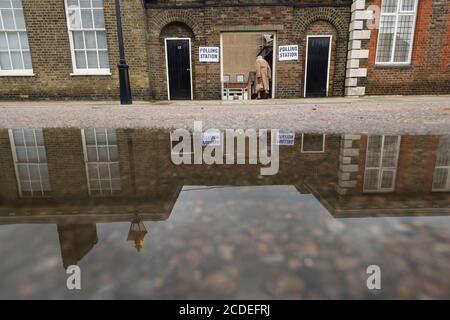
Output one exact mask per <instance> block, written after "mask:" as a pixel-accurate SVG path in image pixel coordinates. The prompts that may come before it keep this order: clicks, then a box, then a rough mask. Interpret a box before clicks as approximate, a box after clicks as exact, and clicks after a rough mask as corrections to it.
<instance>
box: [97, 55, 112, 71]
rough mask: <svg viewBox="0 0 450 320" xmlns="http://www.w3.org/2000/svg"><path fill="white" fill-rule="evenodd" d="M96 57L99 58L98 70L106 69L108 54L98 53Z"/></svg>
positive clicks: (107, 66)
mask: <svg viewBox="0 0 450 320" xmlns="http://www.w3.org/2000/svg"><path fill="white" fill-rule="evenodd" d="M98 56H99V58H100V68H102V69H108V68H109V58H108V52H107V51H100V52H99V53H98Z"/></svg>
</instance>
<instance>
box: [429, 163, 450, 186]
mask: <svg viewBox="0 0 450 320" xmlns="http://www.w3.org/2000/svg"><path fill="white" fill-rule="evenodd" d="M448 174H449V169H448V168H436V170H435V172H434V179H433V189H439V190H443V189H446V183H447V176H448Z"/></svg>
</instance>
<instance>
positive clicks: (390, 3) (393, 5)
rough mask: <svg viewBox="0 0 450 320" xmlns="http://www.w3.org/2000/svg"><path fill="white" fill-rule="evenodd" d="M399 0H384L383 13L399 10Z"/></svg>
mask: <svg viewBox="0 0 450 320" xmlns="http://www.w3.org/2000/svg"><path fill="white" fill-rule="evenodd" d="M398 1H399V0H383V4H382V5H381V12H382V13H393V12H396V11H397V3H398Z"/></svg>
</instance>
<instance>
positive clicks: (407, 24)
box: [394, 15, 414, 62]
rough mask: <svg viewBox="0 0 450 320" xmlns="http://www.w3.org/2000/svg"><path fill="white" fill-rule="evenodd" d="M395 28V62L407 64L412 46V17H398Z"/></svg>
mask: <svg viewBox="0 0 450 320" xmlns="http://www.w3.org/2000/svg"><path fill="white" fill-rule="evenodd" d="M398 19H399V20H398V27H397V37H396V42H395V53H394V61H395V62H408V60H409V52H410V48H411V45H412V41H411V40H412V34H413V31H414V30H413V23H414V17H413V16H411V15H408V16H399V18H398Z"/></svg>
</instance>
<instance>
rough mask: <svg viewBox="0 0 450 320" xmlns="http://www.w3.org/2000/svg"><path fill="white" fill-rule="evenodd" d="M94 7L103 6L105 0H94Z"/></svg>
mask: <svg viewBox="0 0 450 320" xmlns="http://www.w3.org/2000/svg"><path fill="white" fill-rule="evenodd" d="M92 7H94V8H103V0H92Z"/></svg>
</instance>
